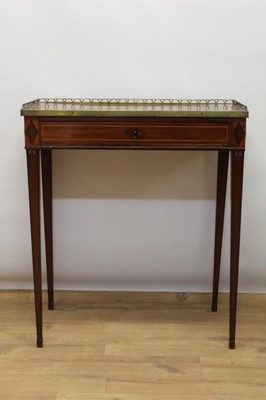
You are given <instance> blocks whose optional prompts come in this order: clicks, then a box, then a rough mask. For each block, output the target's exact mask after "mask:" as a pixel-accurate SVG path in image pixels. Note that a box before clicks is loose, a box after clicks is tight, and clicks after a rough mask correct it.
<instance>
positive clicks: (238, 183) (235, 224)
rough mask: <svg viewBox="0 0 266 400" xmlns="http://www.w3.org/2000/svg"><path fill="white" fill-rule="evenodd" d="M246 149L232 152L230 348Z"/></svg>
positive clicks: (232, 340) (232, 339)
mask: <svg viewBox="0 0 266 400" xmlns="http://www.w3.org/2000/svg"><path fill="white" fill-rule="evenodd" d="M243 169H244V151H237V150H233V151H232V152H231V175H232V176H231V255H230V327H229V348H230V349H234V348H235V331H236V308H237V289H238V270H239V249H240V226H241V205H242V186H243Z"/></svg>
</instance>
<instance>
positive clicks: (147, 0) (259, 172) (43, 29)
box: [0, 0, 266, 292]
mask: <svg viewBox="0 0 266 400" xmlns="http://www.w3.org/2000/svg"><path fill="white" fill-rule="evenodd" d="M265 20H266V3H265V1H263V0H261V1H260V0H223V1H220V0H219V1H218V0H201V1H197V0H182V1H174V0H132V1H126V0H112V1H111V0H110V1H108V0H91V1H85V0H75V1H70V0H46V1H40V0H39V1H37V0H0V58H1V60H0V88H1V91H0V103H1V104H0V110H1V112H0V138H1V146H0V152H1V155H0V160H1V161H0V168H1V171H0V174H1V175H0V182H1V196H0V268H1V269H0V279H1V287H2V288H29V287H32V278H31V254H30V232H29V212H28V196H27V180H26V164H25V152H24V149H23V145H24V143H23V140H24V139H23V120H22V117H20V116H19V109H20V106H21V104H22V103H23V102H26V101H29V100H32V99H35V98H37V97H155V98H163V97H167V98H171V97H172V98H236V99H238V100H239V101H241V102H243V103H244V104H247V105H248V107H249V110H250V119H249V121H248V137H247V152H246V164H245V180H244V202H243V223H242V243H241V245H242V246H241V271H240V290H241V291H254V292H265V288H266V272H265V271H266V246H265V223H266V185H265V173H266V157H265V148H266V134H265V132H266V118H265V115H266V114H265V107H266V73H265V71H266V46H265V39H266V24H265ZM216 160H217V158H216V154H215V153H204V152H202V153H196V152H195V153H193V152H182V153H181V152H179V153H178V152H176V153H175V152H161V153H160V152H122V151H114V152H105V151H102V152H99V151H91V152H89V151H87V152H81V151H80V152H76V151H70V152H69V151H68V152H67V151H65V152H63V151H61V152H57V153H55V154H54V234H55V238H54V242H55V278H56V287H57V288H71V289H74V288H80V289H110V290H112V289H121V290H127V289H134V290H135V289H137V290H177V291H209V290H210V289H211V281H212V272H211V271H212V260H213V234H214V211H215V210H214V206H215V179H216ZM226 212H227V214H226V225H225V230H226V232H225V236H224V245H225V246H224V249H223V260H222V282H221V288H222V290H224V291H227V290H228V262H229V258H228V251H229V247H228V244H229V224H228V216H229V205H227V210H226ZM43 253H44V252H43ZM43 258H44V255H43Z"/></svg>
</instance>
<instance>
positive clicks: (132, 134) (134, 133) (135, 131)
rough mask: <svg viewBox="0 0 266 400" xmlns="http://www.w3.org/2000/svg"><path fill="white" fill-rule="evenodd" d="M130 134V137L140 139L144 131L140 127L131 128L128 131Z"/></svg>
mask: <svg viewBox="0 0 266 400" xmlns="http://www.w3.org/2000/svg"><path fill="white" fill-rule="evenodd" d="M128 135H129V137H130V138H131V139H138V138H140V137H141V135H142V132H141V131H140V130H139V129H131V130H130V131H129V132H128Z"/></svg>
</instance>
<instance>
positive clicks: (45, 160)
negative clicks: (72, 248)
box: [41, 149, 54, 310]
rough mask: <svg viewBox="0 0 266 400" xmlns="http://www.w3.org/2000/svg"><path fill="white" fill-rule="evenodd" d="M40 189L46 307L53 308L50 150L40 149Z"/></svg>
mask: <svg viewBox="0 0 266 400" xmlns="http://www.w3.org/2000/svg"><path fill="white" fill-rule="evenodd" d="M41 158H42V189H43V212H44V232H45V250H46V267H47V287H48V308H49V310H53V309H54V278H53V219H52V212H53V209H52V150H51V149H42V150H41Z"/></svg>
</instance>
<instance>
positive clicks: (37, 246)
mask: <svg viewBox="0 0 266 400" xmlns="http://www.w3.org/2000/svg"><path fill="white" fill-rule="evenodd" d="M39 158H40V157H39V150H27V168H28V187H29V203H30V221H31V245H32V263H33V282H34V298H35V314H36V330H37V347H43V337H42V273H41V237H40V160H39Z"/></svg>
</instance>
